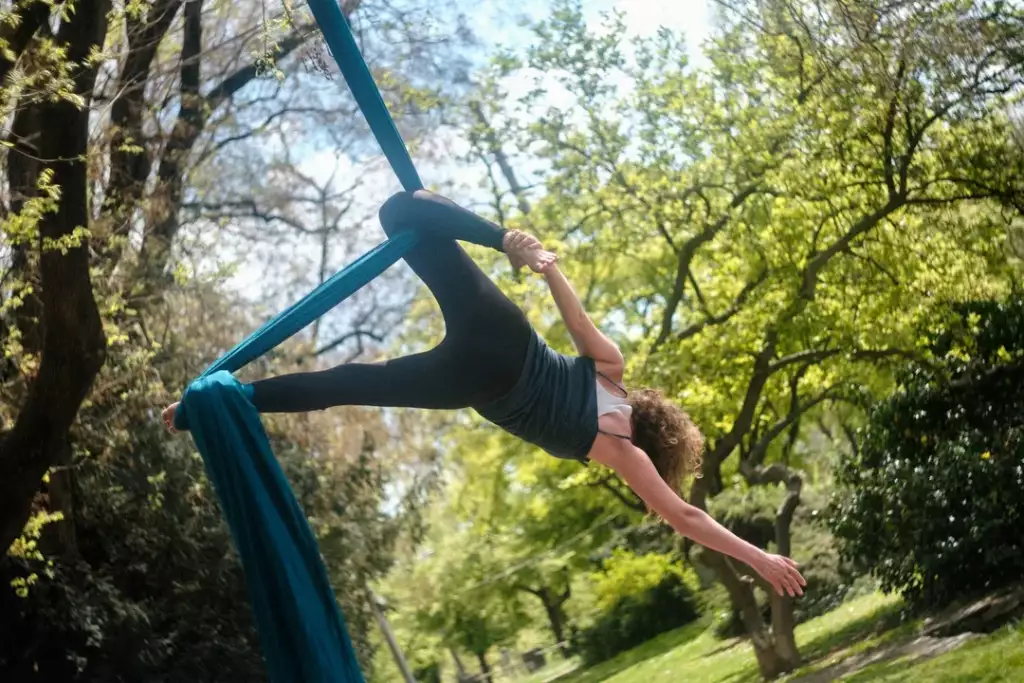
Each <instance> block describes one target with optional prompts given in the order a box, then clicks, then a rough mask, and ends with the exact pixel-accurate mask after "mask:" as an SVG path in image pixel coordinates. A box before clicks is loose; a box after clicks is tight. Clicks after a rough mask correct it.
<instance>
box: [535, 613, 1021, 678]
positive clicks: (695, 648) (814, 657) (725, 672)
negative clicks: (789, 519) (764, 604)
mask: <svg viewBox="0 0 1024 683" xmlns="http://www.w3.org/2000/svg"><path fill="white" fill-rule="evenodd" d="M900 607H901V605H900V601H899V599H898V598H894V597H887V596H884V595H881V594H874V595H868V596H864V597H861V598H858V599H855V600H851V601H850V602H848V603H846V604H844V605H842V606H841V607H839V608H838V609H836V610H834V611H832V612H830V613H828V614H826V615H824V616H821V617H819V618H817V619H814V620H811V621H809V622H807V623H805V624H802V625H801V626H799V627H797V632H796V636H797V642H798V643H799V646H800V651H801V653H802V654H803V656H804V658H805V661H806V662H808V664H807V665H805V666H804V667H803V668H801V669H800V670H799V671H796V672H794V673H793V674H791V675H790V676H788V677H786V678H785V679H782V680H784V681H788V682H789V683H798V682H800V681H801V680H806V681H808V682H810V681H815V682H817V681H830V680H840V681H847V682H849V683H868V682H871V681H879V682H890V681H928V682H929V683H932V682H935V683H954V682H957V683H959V682H961V681H963V682H964V683H966V682H967V681H970V682H971V683H974V682H976V681H977V682H980V683H994V682H997V681H1005V682H1006V683H1010V682H1014V683H1017V682H1019V681H1024V627H1022V626H1020V625H1017V626H1014V627H1006V628H1004V629H1002V630H1000V631H997V632H996V633H994V634H992V635H988V636H978V637H976V638H974V639H972V640H970V641H968V642H967V643H966V644H964V645H962V646H961V647H959V648H957V649H954V650H952V651H950V652H947V653H945V654H942V655H939V656H937V657H933V658H930V659H923V660H920V661H914V659H913V657H912V656H906V657H897V658H894V659H891V660H890V661H885V662H879V663H876V664H871V665H869V666H865V667H864V668H861V669H860V670H857V671H853V672H851V673H844V672H839V673H834V672H835V669H830V668H829V667H836V666H839V665H842V663H843V662H844V661H848V660H849V659H850V658H852V657H856V656H858V655H862V654H863V653H867V652H872V653H873V652H877V651H878V650H879V648H896V647H899V646H905V645H906V643H908V642H910V641H913V640H914V639H915V637H916V634H915V631H916V627H917V623H905V624H900V623H899V622H900V619H899V613H900ZM534 680H548V681H552V682H553V683H599V682H607V683H669V682H672V683H677V682H678V681H686V683H755V682H756V681H760V680H761V679H760V676H759V675H758V672H757V665H756V663H755V661H754V655H753V652H752V650H751V648H750V646H749V645H748V644H746V643H743V642H742V641H738V640H730V641H721V640H716V639H715V638H714V637H713V636H712V634H711V632H710V631H709V630H708V627H707V622H704V621H702V622H701V623H698V624H694V625H691V626H688V627H685V628H682V629H679V630H678V631H673V632H671V633H667V634H664V635H662V636H660V637H658V638H656V639H654V640H652V641H650V642H647V643H645V644H643V645H641V646H640V647H638V648H636V649H634V650H631V651H630V652H627V653H624V654H622V655H620V656H618V657H616V658H615V659H612V660H610V661H607V662H604V663H602V664H600V665H598V666H596V667H593V668H591V669H587V670H585V671H575V672H572V673H568V674H564V675H560V676H559V675H558V672H555V671H553V670H552V671H550V672H549V673H548V675H546V676H543V677H538V678H536V679H534Z"/></svg>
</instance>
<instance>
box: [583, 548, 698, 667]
mask: <svg viewBox="0 0 1024 683" xmlns="http://www.w3.org/2000/svg"><path fill="white" fill-rule="evenodd" d="M606 569H607V570H608V572H607V574H606V575H605V576H603V577H601V578H599V579H598V580H599V582H600V586H599V588H598V594H599V596H600V600H601V602H602V603H603V604H605V605H606V608H607V609H606V611H605V612H604V613H602V614H601V615H600V616H599V617H597V618H596V619H595V620H594V621H593V623H591V624H590V625H589V626H588V627H587V628H585V629H582V630H581V631H580V632H579V633H578V634H577V640H578V642H577V647H578V649H579V652H580V655H581V657H582V658H583V661H584V662H585V663H586V664H587V665H588V666H593V665H594V664H597V663H599V662H603V661H605V660H606V659H610V658H612V657H614V656H615V655H617V654H619V653H620V652H625V651H626V650H629V649H631V648H634V647H636V646H637V645H640V644H641V643H644V642H646V641H648V640H650V639H651V638H654V637H655V636H658V635H660V634H662V633H665V632H667V631H670V630H672V629H675V628H679V627H680V626H684V625H686V624H688V623H690V622H691V621H693V620H694V619H696V618H697V616H698V615H697V609H696V606H695V601H694V596H693V582H694V581H693V579H692V578H691V577H689V575H688V574H687V573H684V572H682V571H679V570H678V568H677V567H675V566H674V565H673V564H672V563H671V562H670V561H669V560H668V559H667V558H665V557H663V556H654V557H651V556H642V557H636V556H627V555H624V554H616V555H615V556H614V557H613V558H612V559H611V560H609V561H608V562H606ZM631 579H634V580H635V581H636V583H632V582H631Z"/></svg>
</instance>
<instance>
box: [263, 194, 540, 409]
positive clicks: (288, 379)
mask: <svg viewBox="0 0 1024 683" xmlns="http://www.w3.org/2000/svg"><path fill="white" fill-rule="evenodd" d="M380 222H381V225H382V226H383V227H384V232H386V233H387V234H388V235H395V234H397V233H399V232H402V231H404V230H417V231H419V232H420V241H419V243H418V244H417V245H416V246H415V247H414V248H413V249H411V250H410V251H409V252H408V253H407V254H406V256H405V261H406V263H408V264H409V265H410V266H411V267H412V269H413V271H415V273H416V274H417V275H418V276H419V277H420V279H422V280H423V282H424V283H426V285H427V287H429V288H430V291H431V292H432V293H433V295H434V298H435V299H437V303H438V304H439V305H440V307H441V312H442V314H443V315H444V322H445V338H444V340H443V341H442V342H441V343H440V344H438V345H437V346H436V347H434V348H433V349H431V350H429V351H426V352H425V353H417V354H413V355H411V356H405V357H402V358H396V359H394V360H389V361H384V362H381V363H346V364H345V365H339V366H337V367H334V368H331V369H329V370H322V371H320V372H303V373H297V374H292V375H281V376H279V377H273V378H270V379H265V380H261V381H258V382H254V383H253V403H254V404H255V406H256V409H257V410H258V411H259V412H261V413H294V412H306V411H311V410H324V409H325V408H330V407H332V406H341V405H364V406H392V407H405V408H437V409H454V408H467V407H475V406H479V405H483V404H485V403H488V402H490V401H493V400H494V399H497V398H499V397H500V396H502V395H503V394H505V393H506V392H507V391H508V390H509V389H511V388H512V386H513V385H514V384H515V383H516V381H517V380H518V379H519V375H520V374H521V372H522V369H523V363H524V362H525V358H526V352H527V349H528V347H529V340H530V335H531V334H532V329H531V327H530V323H529V321H527V319H526V316H524V315H523V312H522V311H521V310H520V309H519V307H518V306H516V305H515V304H513V303H512V302H511V301H509V299H508V298H507V297H506V296H505V295H504V294H503V293H502V292H501V290H500V289H498V287H497V286H496V285H495V284H494V283H493V282H491V280H490V279H489V278H488V277H487V276H486V275H485V274H484V273H483V271H481V270H480V268H479V267H478V266H477V265H476V264H475V263H474V262H473V260H472V259H471V258H470V257H469V255H468V254H467V253H466V252H465V251H463V249H462V247H460V246H459V245H458V244H457V243H456V240H462V241H466V242H473V243H476V244H480V245H483V246H487V247H491V248H492V249H496V250H498V251H501V250H502V240H503V237H504V235H505V231H504V230H503V229H502V228H500V227H498V226H497V225H494V224H493V223H490V222H488V221H486V220H484V219H482V218H480V217H479V216H476V215H474V214H473V213H471V212H469V211H466V210H465V209H463V208H461V207H459V206H457V205H455V204H453V203H452V202H450V201H448V200H446V199H444V198H442V197H438V196H437V195H432V194H430V193H427V192H417V193H415V194H410V193H407V192H400V193H398V194H396V195H394V196H393V197H391V198H390V199H388V201H387V202H385V203H384V205H383V206H382V207H381V209H380Z"/></svg>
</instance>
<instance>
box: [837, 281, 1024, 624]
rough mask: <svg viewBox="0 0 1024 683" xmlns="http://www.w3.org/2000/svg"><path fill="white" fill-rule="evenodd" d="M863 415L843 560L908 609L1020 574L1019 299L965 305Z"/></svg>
mask: <svg viewBox="0 0 1024 683" xmlns="http://www.w3.org/2000/svg"><path fill="white" fill-rule="evenodd" d="M956 313H957V315H956V316H955V317H953V318H952V319H951V320H950V324H949V326H948V328H947V329H946V330H943V331H941V332H940V333H939V334H937V335H936V336H935V337H934V338H933V340H932V349H933V352H934V354H935V357H936V358H935V362H934V363H933V364H932V365H931V367H915V366H914V365H912V364H910V365H908V367H907V368H906V369H904V371H903V372H901V373H900V383H899V386H898V388H897V389H896V391H894V392H893V393H892V394H891V395H890V396H888V397H886V398H885V399H884V400H883V401H880V402H878V403H877V404H876V405H875V406H874V407H873V408H872V410H871V413H870V416H869V420H868V422H867V424H866V426H865V428H864V429H863V430H861V431H860V433H858V434H857V439H856V443H857V448H856V450H855V451H854V453H853V456H852V457H850V458H849V459H848V460H847V461H846V462H844V463H843V464H842V467H841V468H840V469H839V472H838V480H839V483H840V484H841V488H840V490H839V491H838V492H837V495H836V496H835V498H834V501H833V505H832V510H831V513H830V525H831V527H832V529H833V530H834V531H835V534H836V537H837V538H838V539H839V540H840V542H841V544H842V545H841V548H842V551H843V553H844V554H845V555H846V556H847V557H850V558H851V559H852V560H854V561H855V562H857V564H858V565H859V566H860V567H861V568H862V569H864V570H865V571H867V572H870V573H872V574H874V575H875V576H876V577H878V578H879V579H880V581H881V583H882V587H883V588H884V589H887V590H893V591H898V592H899V593H900V594H902V595H903V597H904V598H905V599H906V600H907V603H908V604H910V605H912V606H913V607H917V608H937V607H944V606H945V605H947V604H948V603H950V602H952V601H954V600H957V599H959V598H961V597H963V596H964V595H965V594H971V593H973V592H981V591H991V590H994V589H997V588H1001V587H1002V586H1004V585H1007V584H1012V583H1015V582H1016V581H1017V580H1018V579H1019V577H1020V574H1021V569H1022V567H1021V564H1022V563H1024V553H1022V552H1021V540H1020V532H1019V530H1020V525H1021V523H1022V515H1024V506H1022V505H1021V501H1022V485H1024V471H1022V468H1021V463H1022V462H1024V441H1022V439H1021V433H1022V432H1021V427H1020V424H1021V405H1022V404H1024V381H1022V379H1024V345H1022V344H1021V335H1020V331H1021V328H1022V325H1024V301H1022V300H1021V298H1020V297H1019V296H1015V297H1012V298H1010V299H1009V300H1008V301H1005V302H996V301H982V302H968V303H966V304H964V305H962V306H960V307H958V310H957V311H956Z"/></svg>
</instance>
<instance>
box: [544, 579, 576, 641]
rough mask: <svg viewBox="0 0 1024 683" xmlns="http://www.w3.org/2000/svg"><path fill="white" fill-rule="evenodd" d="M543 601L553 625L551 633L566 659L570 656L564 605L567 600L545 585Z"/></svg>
mask: <svg viewBox="0 0 1024 683" xmlns="http://www.w3.org/2000/svg"><path fill="white" fill-rule="evenodd" d="M540 599H541V602H542V603H543V604H544V612H545V613H547V615H548V624H549V625H550V626H551V635H553V636H554V637H555V643H556V644H557V645H558V650H559V652H561V653H562V656H563V657H565V658H566V659H568V658H569V656H570V654H571V653H570V652H569V646H568V644H566V642H565V622H566V615H565V610H564V609H563V608H562V605H564V604H565V600H563V599H559V597H558V596H554V595H552V594H551V589H549V588H547V587H545V588H544V589H543V590H542V591H541V594H540Z"/></svg>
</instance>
